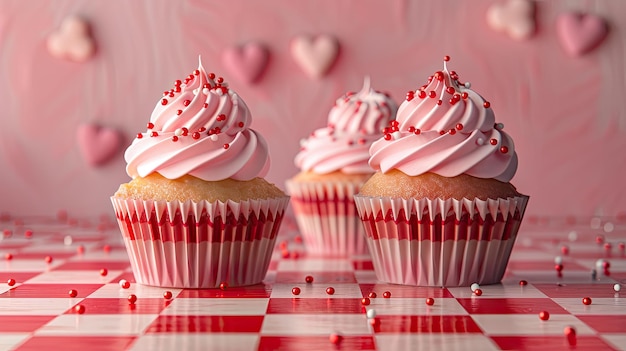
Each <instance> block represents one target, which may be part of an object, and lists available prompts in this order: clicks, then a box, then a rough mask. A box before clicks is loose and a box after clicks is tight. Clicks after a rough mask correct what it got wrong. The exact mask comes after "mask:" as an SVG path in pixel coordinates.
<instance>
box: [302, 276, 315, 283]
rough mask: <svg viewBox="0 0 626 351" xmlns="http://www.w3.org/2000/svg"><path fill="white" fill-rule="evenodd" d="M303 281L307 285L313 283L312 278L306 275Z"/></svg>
mask: <svg viewBox="0 0 626 351" xmlns="http://www.w3.org/2000/svg"><path fill="white" fill-rule="evenodd" d="M304 281H305V282H307V283H308V284H311V283H313V276H312V275H307V276H306V277H304Z"/></svg>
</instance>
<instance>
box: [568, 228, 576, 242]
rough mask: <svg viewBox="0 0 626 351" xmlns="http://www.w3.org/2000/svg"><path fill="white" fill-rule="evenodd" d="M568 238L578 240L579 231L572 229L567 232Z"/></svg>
mask: <svg viewBox="0 0 626 351" xmlns="http://www.w3.org/2000/svg"><path fill="white" fill-rule="evenodd" d="M567 238H568V239H569V241H576V239H578V232H576V231H575V230H572V231H571V232H569V233H568V234H567Z"/></svg>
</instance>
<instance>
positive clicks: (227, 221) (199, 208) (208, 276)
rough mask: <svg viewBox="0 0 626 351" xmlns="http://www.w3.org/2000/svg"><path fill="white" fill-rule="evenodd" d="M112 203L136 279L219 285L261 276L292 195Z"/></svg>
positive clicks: (178, 285)
mask: <svg viewBox="0 0 626 351" xmlns="http://www.w3.org/2000/svg"><path fill="white" fill-rule="evenodd" d="M111 201H112V203H113V207H114V209H115V213H116V217H117V220H118V224H119V226H120V230H121V232H122V235H123V237H124V243H125V244H126V249H127V251H128V255H129V258H130V262H131V268H132V270H133V273H134V275H135V279H136V280H137V282H138V283H140V284H146V285H154V286H162V287H175V288H217V287H219V286H220V284H221V283H227V284H228V285H229V286H243V285H252V284H257V283H260V282H261V281H262V280H263V278H264V277H265V274H266V273H267V270H268V268H269V263H270V259H271V254H272V251H273V249H274V244H275V242H276V237H277V234H278V230H279V227H280V223H281V221H282V218H283V215H284V210H285V208H286V206H287V204H288V202H289V197H284V198H277V199H268V200H248V201H241V202H232V201H228V202H226V203H222V202H219V201H218V202H213V203H211V202H208V201H201V202H199V203H195V202H192V201H187V202H174V201H172V202H166V201H143V200H131V199H120V198H111Z"/></svg>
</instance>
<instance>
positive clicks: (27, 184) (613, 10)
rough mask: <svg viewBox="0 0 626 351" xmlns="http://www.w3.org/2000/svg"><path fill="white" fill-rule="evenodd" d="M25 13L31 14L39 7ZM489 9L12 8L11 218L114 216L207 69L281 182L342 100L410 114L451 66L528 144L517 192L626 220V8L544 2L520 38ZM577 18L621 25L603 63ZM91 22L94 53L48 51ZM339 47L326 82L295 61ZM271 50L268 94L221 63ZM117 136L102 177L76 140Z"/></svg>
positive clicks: (536, 201)
mask: <svg viewBox="0 0 626 351" xmlns="http://www.w3.org/2000/svg"><path fill="white" fill-rule="evenodd" d="M26 3H27V4H28V5H26ZM494 3H501V2H500V1H488V0H473V1H463V0H445V1H408V0H407V1H398V0H396V1H368V0H359V1H336V0H318V1H287V0H284V1H279V0H264V1H256V2H251V1H243V0H238V1H234V0H229V1H199V0H186V1H152V0H143V1H140V0H134V1H120V0H115V1H93V0H55V1H42V0H29V1H27V2H25V1H22V0H0V111H1V112H0V123H1V124H0V174H1V176H0V179H1V180H0V212H10V213H13V214H54V213H56V212H57V211H58V210H67V211H68V212H69V213H72V214H75V215H77V216H83V215H91V214H95V215H99V214H102V213H107V214H111V213H112V210H111V208H110V207H111V205H110V202H109V196H110V195H111V194H112V193H113V192H114V191H115V190H116V189H117V186H118V185H119V184H120V183H122V182H125V181H127V180H128V176H127V175H126V173H125V170H124V167H125V162H124V160H123V157H122V155H123V150H124V149H125V147H126V145H127V144H128V143H129V142H130V141H131V140H132V138H133V137H134V135H135V134H136V133H137V132H139V131H144V130H145V125H146V123H147V121H148V118H149V116H150V113H151V111H152V108H153V106H154V104H155V102H156V101H157V100H158V99H160V96H161V93H162V92H163V91H164V90H166V89H169V88H170V86H171V85H172V83H173V81H174V80H175V79H180V78H182V77H184V76H185V75H187V74H189V73H190V72H191V71H192V70H193V69H195V68H196V65H197V57H198V54H200V55H202V60H203V63H204V66H205V68H206V69H207V70H208V71H214V72H217V73H219V74H221V75H223V76H224V77H225V78H226V79H227V80H228V81H229V82H230V85H231V87H232V88H233V89H234V90H235V91H237V92H238V93H239V94H240V95H241V96H242V97H243V98H244V99H245V101H246V102H247V104H248V106H249V107H250V109H251V110H252V113H253V123H252V127H253V128H254V129H257V130H259V131H260V132H262V133H263V134H264V136H265V137H266V139H267V140H268V142H269V144H270V151H271V152H272V163H273V164H272V168H271V171H270V173H269V175H268V179H269V180H270V181H273V182H275V183H277V184H279V185H280V186H281V187H283V184H284V180H285V179H286V178H288V177H290V176H292V175H293V174H295V173H296V169H295V167H294V166H293V161H292V160H293V157H294V155H295V154H296V152H297V150H298V147H299V144H298V143H299V140H300V139H301V138H302V137H304V136H306V135H307V134H309V133H310V132H311V131H312V130H313V129H315V128H318V127H321V126H323V125H324V124H325V121H326V116H327V113H328V110H329V109H330V106H331V105H332V103H333V102H334V100H335V99H336V98H337V97H339V96H340V95H342V94H343V93H344V92H346V91H348V90H352V91H354V90H358V89H359V88H360V87H361V84H362V81H363V77H364V75H370V76H371V78H372V84H373V86H374V87H375V88H376V89H378V90H383V91H388V92H390V93H391V95H392V97H394V98H395V100H396V101H400V100H401V99H402V98H403V97H404V95H405V93H406V91H408V90H411V89H416V88H417V87H419V86H420V85H422V84H423V83H425V79H426V77H427V76H428V75H430V74H432V73H433V72H434V71H436V70H438V69H440V68H441V67H442V57H443V56H444V55H450V56H451V57H452V60H451V63H450V66H449V67H450V69H453V70H456V71H457V72H458V73H459V75H460V77H461V80H463V81H470V82H471V83H472V87H473V88H474V89H475V90H476V91H478V92H480V93H481V94H482V95H483V96H484V97H485V98H486V99H488V100H489V101H491V102H492V107H493V108H494V111H495V112H496V118H497V120H498V121H499V122H503V123H504V124H505V129H506V130H507V131H508V133H510V134H511V135H512V136H513V138H514V140H515V142H516V147H517V151H518V154H519V158H520V167H519V170H518V173H517V175H516V176H515V178H514V179H513V183H514V184H515V185H516V186H517V187H518V189H519V190H520V191H521V192H524V193H527V194H529V195H531V203H530V206H529V208H528V212H527V213H528V214H532V215H615V214H618V213H622V212H624V211H625V210H626V205H625V203H626V201H625V200H624V199H626V187H625V186H624V181H623V179H624V175H623V174H622V172H623V171H624V170H626V152H624V150H625V149H626V137H625V136H626V112H625V109H624V108H623V101H624V93H625V91H626V89H625V87H626V69H625V60H624V56H625V55H626V45H625V42H626V2H623V1H610V0H605V1H541V2H538V3H537V8H536V16H535V20H536V32H535V35H534V36H532V37H530V38H528V39H526V40H521V41H520V40H514V39H512V38H511V37H509V36H508V35H506V34H505V33H502V32H498V31H495V30H493V29H492V28H490V27H489V26H488V24H487V22H486V19H485V18H486V12H487V10H488V8H489V7H490V6H492V5H493V4H494ZM569 11H582V12H584V13H587V14H594V15H598V16H600V17H601V18H603V19H604V20H605V21H606V22H607V23H608V25H609V34H608V36H607V37H606V39H605V40H604V41H603V42H602V43H601V44H600V45H599V46H598V47H597V48H595V49H594V50H593V51H591V52H589V53H587V54H585V55H582V56H577V57H573V56H571V55H568V54H567V53H566V52H565V51H564V49H563V47H562V46H561V44H560V37H559V36H558V35H557V31H556V20H557V17H558V16H559V15H561V14H564V13H567V12H569ZM72 15H79V16H81V17H82V18H84V19H85V20H86V21H88V22H89V24H90V26H91V33H92V37H93V40H94V42H95V44H96V47H97V51H96V54H95V55H94V56H93V57H91V58H90V59H89V60H87V61H85V62H79V63H77V62H69V61H67V60H63V59H59V58H56V57H53V56H52V55H51V54H50V53H49V52H48V50H47V48H46V41H47V38H48V37H49V36H50V35H51V34H52V33H53V32H54V31H56V30H57V29H58V28H59V26H60V24H61V22H62V21H63V19H65V18H66V17H68V16H72ZM304 34H307V35H319V34H325V35H331V36H334V37H335V38H336V39H337V41H338V42H339V45H340V54H339V56H338V58H337V60H336V62H335V63H334V65H333V66H332V67H331V69H330V70H329V71H328V72H327V74H326V75H325V76H323V77H321V78H319V79H314V78H310V77H309V76H307V75H306V74H305V73H304V72H303V70H301V69H300V67H299V66H298V64H297V63H296V62H295V60H294V59H293V57H292V56H291V53H290V49H289V48H290V42H291V41H292V40H293V39H294V38H295V37H297V36H299V35H304ZM248 42H257V43H261V44H263V45H264V46H265V47H266V48H267V49H268V50H269V52H270V61H269V63H268V66H267V68H266V70H265V72H264V74H263V76H262V77H261V78H260V80H259V81H258V82H257V83H254V84H250V83H245V82H242V81H238V80H236V79H235V78H234V77H233V75H232V74H231V73H230V72H229V71H227V69H226V68H225V67H224V64H223V62H222V59H221V56H222V53H223V52H224V51H225V50H227V49H228V48H231V47H233V46H236V45H240V44H244V43H248ZM85 123H95V124H99V125H102V126H105V127H109V128H113V129H115V130H117V131H119V132H120V133H121V134H122V135H123V136H124V140H123V142H122V144H123V145H121V146H120V148H119V150H118V151H117V152H116V153H115V155H114V157H113V158H112V159H111V160H110V161H109V162H106V163H104V164H102V165H100V166H98V167H94V166H90V165H88V164H87V163H86V162H85V160H84V158H83V156H82V154H81V151H80V148H79V146H78V143H77V136H76V135H77V128H78V126H80V125H82V124H85Z"/></svg>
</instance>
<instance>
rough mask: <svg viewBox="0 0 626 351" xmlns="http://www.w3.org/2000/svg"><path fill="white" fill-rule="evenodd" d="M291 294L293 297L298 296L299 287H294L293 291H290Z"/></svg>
mask: <svg viewBox="0 0 626 351" xmlns="http://www.w3.org/2000/svg"><path fill="white" fill-rule="evenodd" d="M291 293H292V294H294V295H300V288H299V287H297V286H296V287H294V288H293V289H291Z"/></svg>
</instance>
